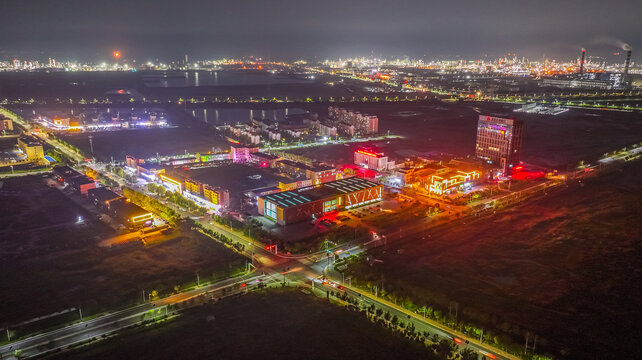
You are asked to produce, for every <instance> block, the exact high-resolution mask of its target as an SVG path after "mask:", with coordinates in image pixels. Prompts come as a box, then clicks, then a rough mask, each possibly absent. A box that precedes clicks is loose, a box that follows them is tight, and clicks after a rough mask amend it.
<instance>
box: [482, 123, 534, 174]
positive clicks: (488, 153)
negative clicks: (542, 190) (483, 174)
mask: <svg viewBox="0 0 642 360" xmlns="http://www.w3.org/2000/svg"><path fill="white" fill-rule="evenodd" d="M523 135H524V123H523V122H522V121H521V120H516V119H506V118H500V117H495V116H487V115H479V120H478V122H477V145H476V150H475V153H476V155H477V157H479V158H481V159H483V160H484V161H486V162H487V163H489V164H492V165H494V166H495V167H496V168H498V169H499V171H501V173H502V175H503V176H507V175H509V174H510V172H511V169H512V168H513V167H514V166H516V165H518V164H519V158H520V155H521V152H522V137H523Z"/></svg>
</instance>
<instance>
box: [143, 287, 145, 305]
mask: <svg viewBox="0 0 642 360" xmlns="http://www.w3.org/2000/svg"><path fill="white" fill-rule="evenodd" d="M143 302H145V289H143Z"/></svg>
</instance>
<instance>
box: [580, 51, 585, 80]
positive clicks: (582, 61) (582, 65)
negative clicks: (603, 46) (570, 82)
mask: <svg viewBox="0 0 642 360" xmlns="http://www.w3.org/2000/svg"><path fill="white" fill-rule="evenodd" d="M585 56H586V49H585V48H582V60H580V76H581V75H582V74H584V57H585Z"/></svg>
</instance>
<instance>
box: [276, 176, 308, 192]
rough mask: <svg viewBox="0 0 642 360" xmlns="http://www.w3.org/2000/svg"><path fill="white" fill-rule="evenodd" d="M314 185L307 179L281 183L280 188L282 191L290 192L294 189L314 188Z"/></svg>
mask: <svg viewBox="0 0 642 360" xmlns="http://www.w3.org/2000/svg"><path fill="white" fill-rule="evenodd" d="M312 185H314V184H313V183H312V180H311V179H305V180H292V181H286V182H284V181H279V186H278V188H279V189H281V191H290V190H294V189H299V188H302V187H306V186H312Z"/></svg>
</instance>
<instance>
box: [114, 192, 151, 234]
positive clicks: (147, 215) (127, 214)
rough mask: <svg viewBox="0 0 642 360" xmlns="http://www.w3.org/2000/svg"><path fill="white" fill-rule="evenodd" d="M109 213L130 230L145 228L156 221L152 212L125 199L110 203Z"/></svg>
mask: <svg viewBox="0 0 642 360" xmlns="http://www.w3.org/2000/svg"><path fill="white" fill-rule="evenodd" d="M109 213H110V215H112V216H113V217H115V218H116V219H119V220H120V221H122V222H123V223H124V224H127V226H128V227H130V228H137V227H143V226H145V225H148V224H151V222H152V221H153V219H154V216H153V215H152V213H151V212H149V211H147V210H145V209H143V208H141V207H140V206H138V205H136V204H133V203H132V202H130V201H129V199H126V198H124V197H123V198H119V199H116V200H113V201H110V202H109Z"/></svg>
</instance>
